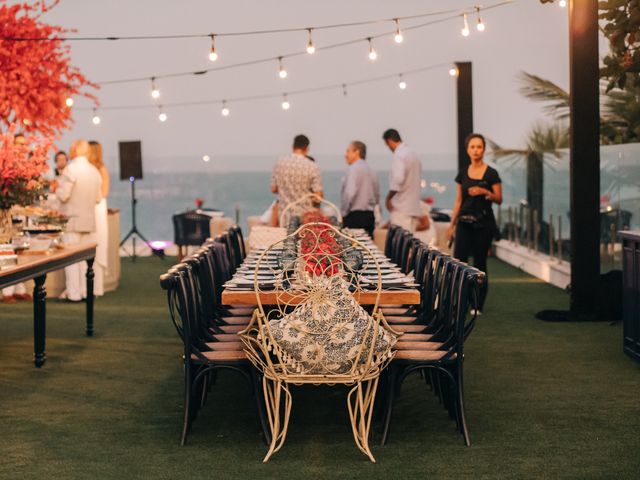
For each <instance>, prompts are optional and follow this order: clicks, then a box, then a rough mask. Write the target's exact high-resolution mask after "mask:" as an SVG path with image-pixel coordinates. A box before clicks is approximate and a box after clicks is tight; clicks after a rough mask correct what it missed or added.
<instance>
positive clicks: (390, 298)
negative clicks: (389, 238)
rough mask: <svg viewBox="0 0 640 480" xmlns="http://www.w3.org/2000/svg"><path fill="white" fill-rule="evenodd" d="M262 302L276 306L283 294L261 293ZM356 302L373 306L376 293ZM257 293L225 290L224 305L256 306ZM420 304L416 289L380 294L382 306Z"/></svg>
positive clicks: (360, 294)
mask: <svg viewBox="0 0 640 480" xmlns="http://www.w3.org/2000/svg"><path fill="white" fill-rule="evenodd" d="M259 295H260V302H261V303H262V304H263V305H275V304H277V303H278V298H277V297H278V296H280V297H282V292H280V293H276V292H272V291H261V292H259ZM355 295H356V300H357V301H358V303H360V304H361V305H373V304H374V303H375V301H376V295H377V294H376V292H374V291H371V292H358V293H356V294H355ZM256 299H257V297H256V292H255V291H253V290H230V289H227V288H225V289H224V290H223V291H222V303H223V304H224V305H255V304H256ZM279 300H280V302H282V301H286V302H287V303H290V301H289V299H286V300H285V299H283V298H280V299H279ZM419 303H420V292H419V291H418V290H417V289H415V288H407V289H401V290H398V289H394V290H385V289H383V290H382V292H381V293H380V302H379V305H381V306H389V305H418V304H419Z"/></svg>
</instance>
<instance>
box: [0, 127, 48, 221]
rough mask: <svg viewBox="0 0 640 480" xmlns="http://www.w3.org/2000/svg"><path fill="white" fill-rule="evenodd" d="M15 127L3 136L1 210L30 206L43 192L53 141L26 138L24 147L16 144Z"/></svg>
mask: <svg viewBox="0 0 640 480" xmlns="http://www.w3.org/2000/svg"><path fill="white" fill-rule="evenodd" d="M15 129H16V127H15V125H11V126H10V127H9V131H8V132H7V133H4V134H2V135H1V136H0V139H1V141H2V145H0V210H6V209H9V208H11V207H12V206H13V205H30V204H32V203H34V202H35V201H36V200H37V199H38V198H39V197H40V195H42V194H43V193H44V188H45V186H46V181H45V180H44V179H43V178H42V175H43V174H44V173H45V172H46V171H47V170H48V169H49V166H48V165H47V160H48V158H49V157H48V155H49V151H50V150H51V148H52V146H53V145H52V143H51V140H50V139H48V138H43V137H25V144H23V145H16V144H15V136H14V132H15Z"/></svg>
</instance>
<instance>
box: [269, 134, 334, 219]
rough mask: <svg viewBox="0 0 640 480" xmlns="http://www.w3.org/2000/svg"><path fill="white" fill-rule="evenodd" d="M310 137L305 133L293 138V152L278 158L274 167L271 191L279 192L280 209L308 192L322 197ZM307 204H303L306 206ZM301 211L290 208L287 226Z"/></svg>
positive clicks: (319, 176) (318, 169)
mask: <svg viewBox="0 0 640 480" xmlns="http://www.w3.org/2000/svg"><path fill="white" fill-rule="evenodd" d="M309 143H310V142H309V139H308V138H307V137H306V136H305V135H297V136H296V137H295V138H294V139H293V153H292V154H291V155H289V156H287V157H284V158H281V159H280V160H278V161H277V162H276V164H275V166H274V167H273V174H272V176H271V191H272V192H273V193H277V194H278V209H279V211H280V212H282V211H283V210H284V209H285V208H287V205H289V204H290V203H293V202H295V201H296V200H299V199H300V198H301V197H303V196H304V195H306V194H308V193H315V194H316V195H318V196H320V197H322V177H321V175H320V167H318V165H317V164H316V163H315V162H314V161H313V160H309V158H308V157H307V155H308V154H309ZM304 207H305V206H301V208H304ZM300 213H302V212H301V211H295V212H294V211H292V209H290V210H289V211H288V212H287V214H286V217H287V218H284V219H283V220H284V223H285V225H280V226H281V227H285V228H286V227H287V226H288V225H287V224H288V222H289V219H290V218H291V215H299V214H300Z"/></svg>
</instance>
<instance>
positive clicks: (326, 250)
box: [300, 210, 340, 277]
mask: <svg viewBox="0 0 640 480" xmlns="http://www.w3.org/2000/svg"><path fill="white" fill-rule="evenodd" d="M302 222H303V224H311V223H313V224H315V225H310V226H309V227H308V228H305V229H304V231H303V232H304V236H303V237H302V238H301V239H300V253H301V255H302V259H303V260H304V262H305V272H306V273H308V274H310V275H315V276H316V277H319V276H321V275H326V276H327V277H330V276H332V275H335V274H336V273H338V263H339V262H338V257H337V255H338V253H339V251H340V246H339V244H338V242H337V241H336V238H335V234H334V232H333V230H331V229H330V228H329V227H327V226H324V225H317V223H325V224H328V223H329V222H330V220H329V218H328V217H327V216H325V215H323V214H322V213H321V212H320V211H319V210H312V211H308V212H306V213H305V214H304V215H303V217H302Z"/></svg>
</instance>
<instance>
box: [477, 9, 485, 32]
mask: <svg viewBox="0 0 640 480" xmlns="http://www.w3.org/2000/svg"><path fill="white" fill-rule="evenodd" d="M476 12H478V23H477V24H476V29H477V30H478V31H479V32H484V30H485V25H484V22H483V21H482V17H481V16H480V6H479V5H477V6H476Z"/></svg>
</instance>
